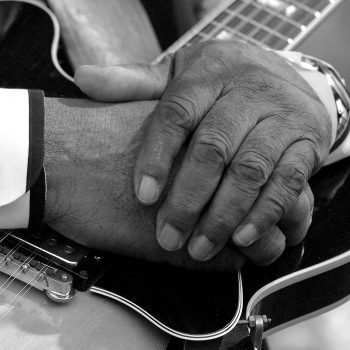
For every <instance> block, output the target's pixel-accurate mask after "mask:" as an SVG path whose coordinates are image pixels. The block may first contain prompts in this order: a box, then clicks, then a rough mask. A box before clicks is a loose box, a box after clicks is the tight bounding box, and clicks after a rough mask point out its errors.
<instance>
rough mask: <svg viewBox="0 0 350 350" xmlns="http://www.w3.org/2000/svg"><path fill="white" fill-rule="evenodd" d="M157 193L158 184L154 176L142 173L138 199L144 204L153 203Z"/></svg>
mask: <svg viewBox="0 0 350 350" xmlns="http://www.w3.org/2000/svg"><path fill="white" fill-rule="evenodd" d="M158 195H159V186H158V183H157V181H156V180H155V178H154V177H152V176H148V175H143V176H142V177H141V181H140V185H139V190H138V192H137V197H138V199H139V200H140V201H141V202H142V203H145V204H153V203H155V202H156V201H157V199H158Z"/></svg>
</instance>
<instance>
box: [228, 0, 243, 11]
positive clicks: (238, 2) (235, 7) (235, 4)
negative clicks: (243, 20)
mask: <svg viewBox="0 0 350 350" xmlns="http://www.w3.org/2000/svg"><path fill="white" fill-rule="evenodd" d="M245 4H246V2H245V1H244V0H236V1H234V2H233V3H232V4H231V5H230V6H229V7H228V8H227V9H228V10H231V11H237V10H239V8H240V7H242V6H244V5H245Z"/></svg>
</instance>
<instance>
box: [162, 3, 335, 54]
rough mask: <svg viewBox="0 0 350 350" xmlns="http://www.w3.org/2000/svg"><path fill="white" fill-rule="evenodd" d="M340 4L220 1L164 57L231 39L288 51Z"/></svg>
mask: <svg viewBox="0 0 350 350" xmlns="http://www.w3.org/2000/svg"><path fill="white" fill-rule="evenodd" d="M341 2H342V0H230V1H224V2H223V3H222V4H220V5H219V6H218V7H217V8H216V10H214V11H213V12H212V13H210V14H209V15H208V16H207V17H206V18H204V19H203V20H202V21H201V22H200V23H198V24H197V25H196V26H195V27H194V28H193V29H191V30H190V31H189V32H188V33H187V34H185V35H184V36H183V37H182V38H181V39H179V40H178V41H177V42H175V44H173V45H172V46H171V47H170V48H169V49H168V50H166V52H165V53H164V54H167V53H170V52H175V51H177V50H178V49H179V48H180V47H182V46H185V45H192V44H195V43H198V42H201V41H205V40H209V39H222V40H230V39H233V38H239V39H242V40H245V41H247V42H250V43H253V44H257V45H262V46H265V47H269V48H272V49H276V50H290V49H292V48H293V47H295V46H296V45H297V43H299V42H300V41H301V40H302V39H303V38H304V37H305V36H306V35H307V33H309V32H310V31H311V30H312V29H313V28H314V27H315V26H316V25H317V24H318V23H320V22H321V21H322V20H323V19H324V17H325V16H326V15H327V14H329V13H330V11H331V10H332V9H334V8H335V7H336V6H337V5H339V4H340V3H341ZM162 56H163V55H162Z"/></svg>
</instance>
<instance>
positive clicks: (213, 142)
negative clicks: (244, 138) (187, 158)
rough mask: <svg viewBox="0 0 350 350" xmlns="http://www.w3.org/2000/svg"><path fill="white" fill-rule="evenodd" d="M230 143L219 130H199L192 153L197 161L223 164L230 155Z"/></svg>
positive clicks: (228, 159) (227, 160)
mask: <svg viewBox="0 0 350 350" xmlns="http://www.w3.org/2000/svg"><path fill="white" fill-rule="evenodd" d="M232 153H233V151H232V145H231V143H230V142H229V140H228V138H227V137H226V135H224V134H223V133H222V132H220V131H216V132H214V131H212V132H201V134H200V135H199V136H198V137H197V139H196V142H195V146H194V150H193V155H194V156H195V157H197V158H198V161H199V162H206V163H208V162H209V163H213V164H222V163H223V164H224V165H225V166H226V165H227V164H228V162H229V161H230V159H231V156H232Z"/></svg>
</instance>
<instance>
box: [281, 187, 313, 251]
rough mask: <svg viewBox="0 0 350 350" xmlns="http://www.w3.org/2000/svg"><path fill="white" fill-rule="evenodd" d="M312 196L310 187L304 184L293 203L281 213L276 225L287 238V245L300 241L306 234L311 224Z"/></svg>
mask: <svg viewBox="0 0 350 350" xmlns="http://www.w3.org/2000/svg"><path fill="white" fill-rule="evenodd" d="M313 206H314V196H313V194H312V191H311V188H310V186H309V185H308V184H306V186H305V188H304V189H303V191H302V193H301V194H300V196H299V197H298V199H297V201H296V203H295V205H293V206H291V208H290V209H289V210H287V212H286V213H285V214H284V215H283V217H282V219H281V221H280V222H279V223H278V227H279V228H280V229H281V230H282V232H283V234H284V235H285V236H286V238H287V245H289V246H293V245H297V244H298V243H300V242H301V241H302V240H303V239H304V238H305V236H306V234H307V231H308V230H309V227H310V225H311V221H312V212H313Z"/></svg>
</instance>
